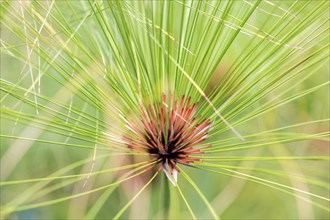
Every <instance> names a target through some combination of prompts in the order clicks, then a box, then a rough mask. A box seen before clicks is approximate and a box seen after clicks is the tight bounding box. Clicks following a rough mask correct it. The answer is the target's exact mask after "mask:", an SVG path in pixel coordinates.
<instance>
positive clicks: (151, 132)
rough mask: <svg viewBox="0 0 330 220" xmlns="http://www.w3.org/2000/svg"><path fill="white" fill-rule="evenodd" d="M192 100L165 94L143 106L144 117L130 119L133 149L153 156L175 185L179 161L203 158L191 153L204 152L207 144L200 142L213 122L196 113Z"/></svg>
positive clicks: (129, 144) (130, 143)
mask: <svg viewBox="0 0 330 220" xmlns="http://www.w3.org/2000/svg"><path fill="white" fill-rule="evenodd" d="M190 102H191V99H190V98H187V99H186V97H184V96H183V97H182V98H181V99H178V100H174V98H173V96H171V97H170V99H169V100H166V96H165V95H163V96H162V102H161V103H157V104H151V105H150V106H148V107H145V106H142V107H141V110H142V114H141V115H140V117H141V120H140V121H130V122H129V123H128V128H129V130H130V131H131V132H132V135H130V136H126V137H125V139H126V141H127V143H128V144H127V146H128V147H129V148H130V149H133V150H134V151H136V152H141V153H148V154H149V155H150V156H151V157H153V158H154V160H155V161H156V162H157V163H158V164H160V165H161V168H162V169H163V171H164V172H165V174H166V176H167V177H168V179H169V180H170V181H171V182H172V183H173V185H176V182H177V173H178V171H179V168H178V166H177V164H183V165H190V164H191V163H193V162H195V161H200V158H198V157H196V156H195V157H190V156H191V155H198V154H202V153H203V152H202V149H203V148H205V147H207V146H205V145H200V144H199V143H201V142H202V141H203V140H205V139H206V138H207V135H208V130H209V128H210V125H211V122H210V121H209V120H204V121H203V120H201V119H200V118H199V117H198V116H197V117H196V115H195V114H196V110H197V107H198V103H194V104H191V103H190Z"/></svg>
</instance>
